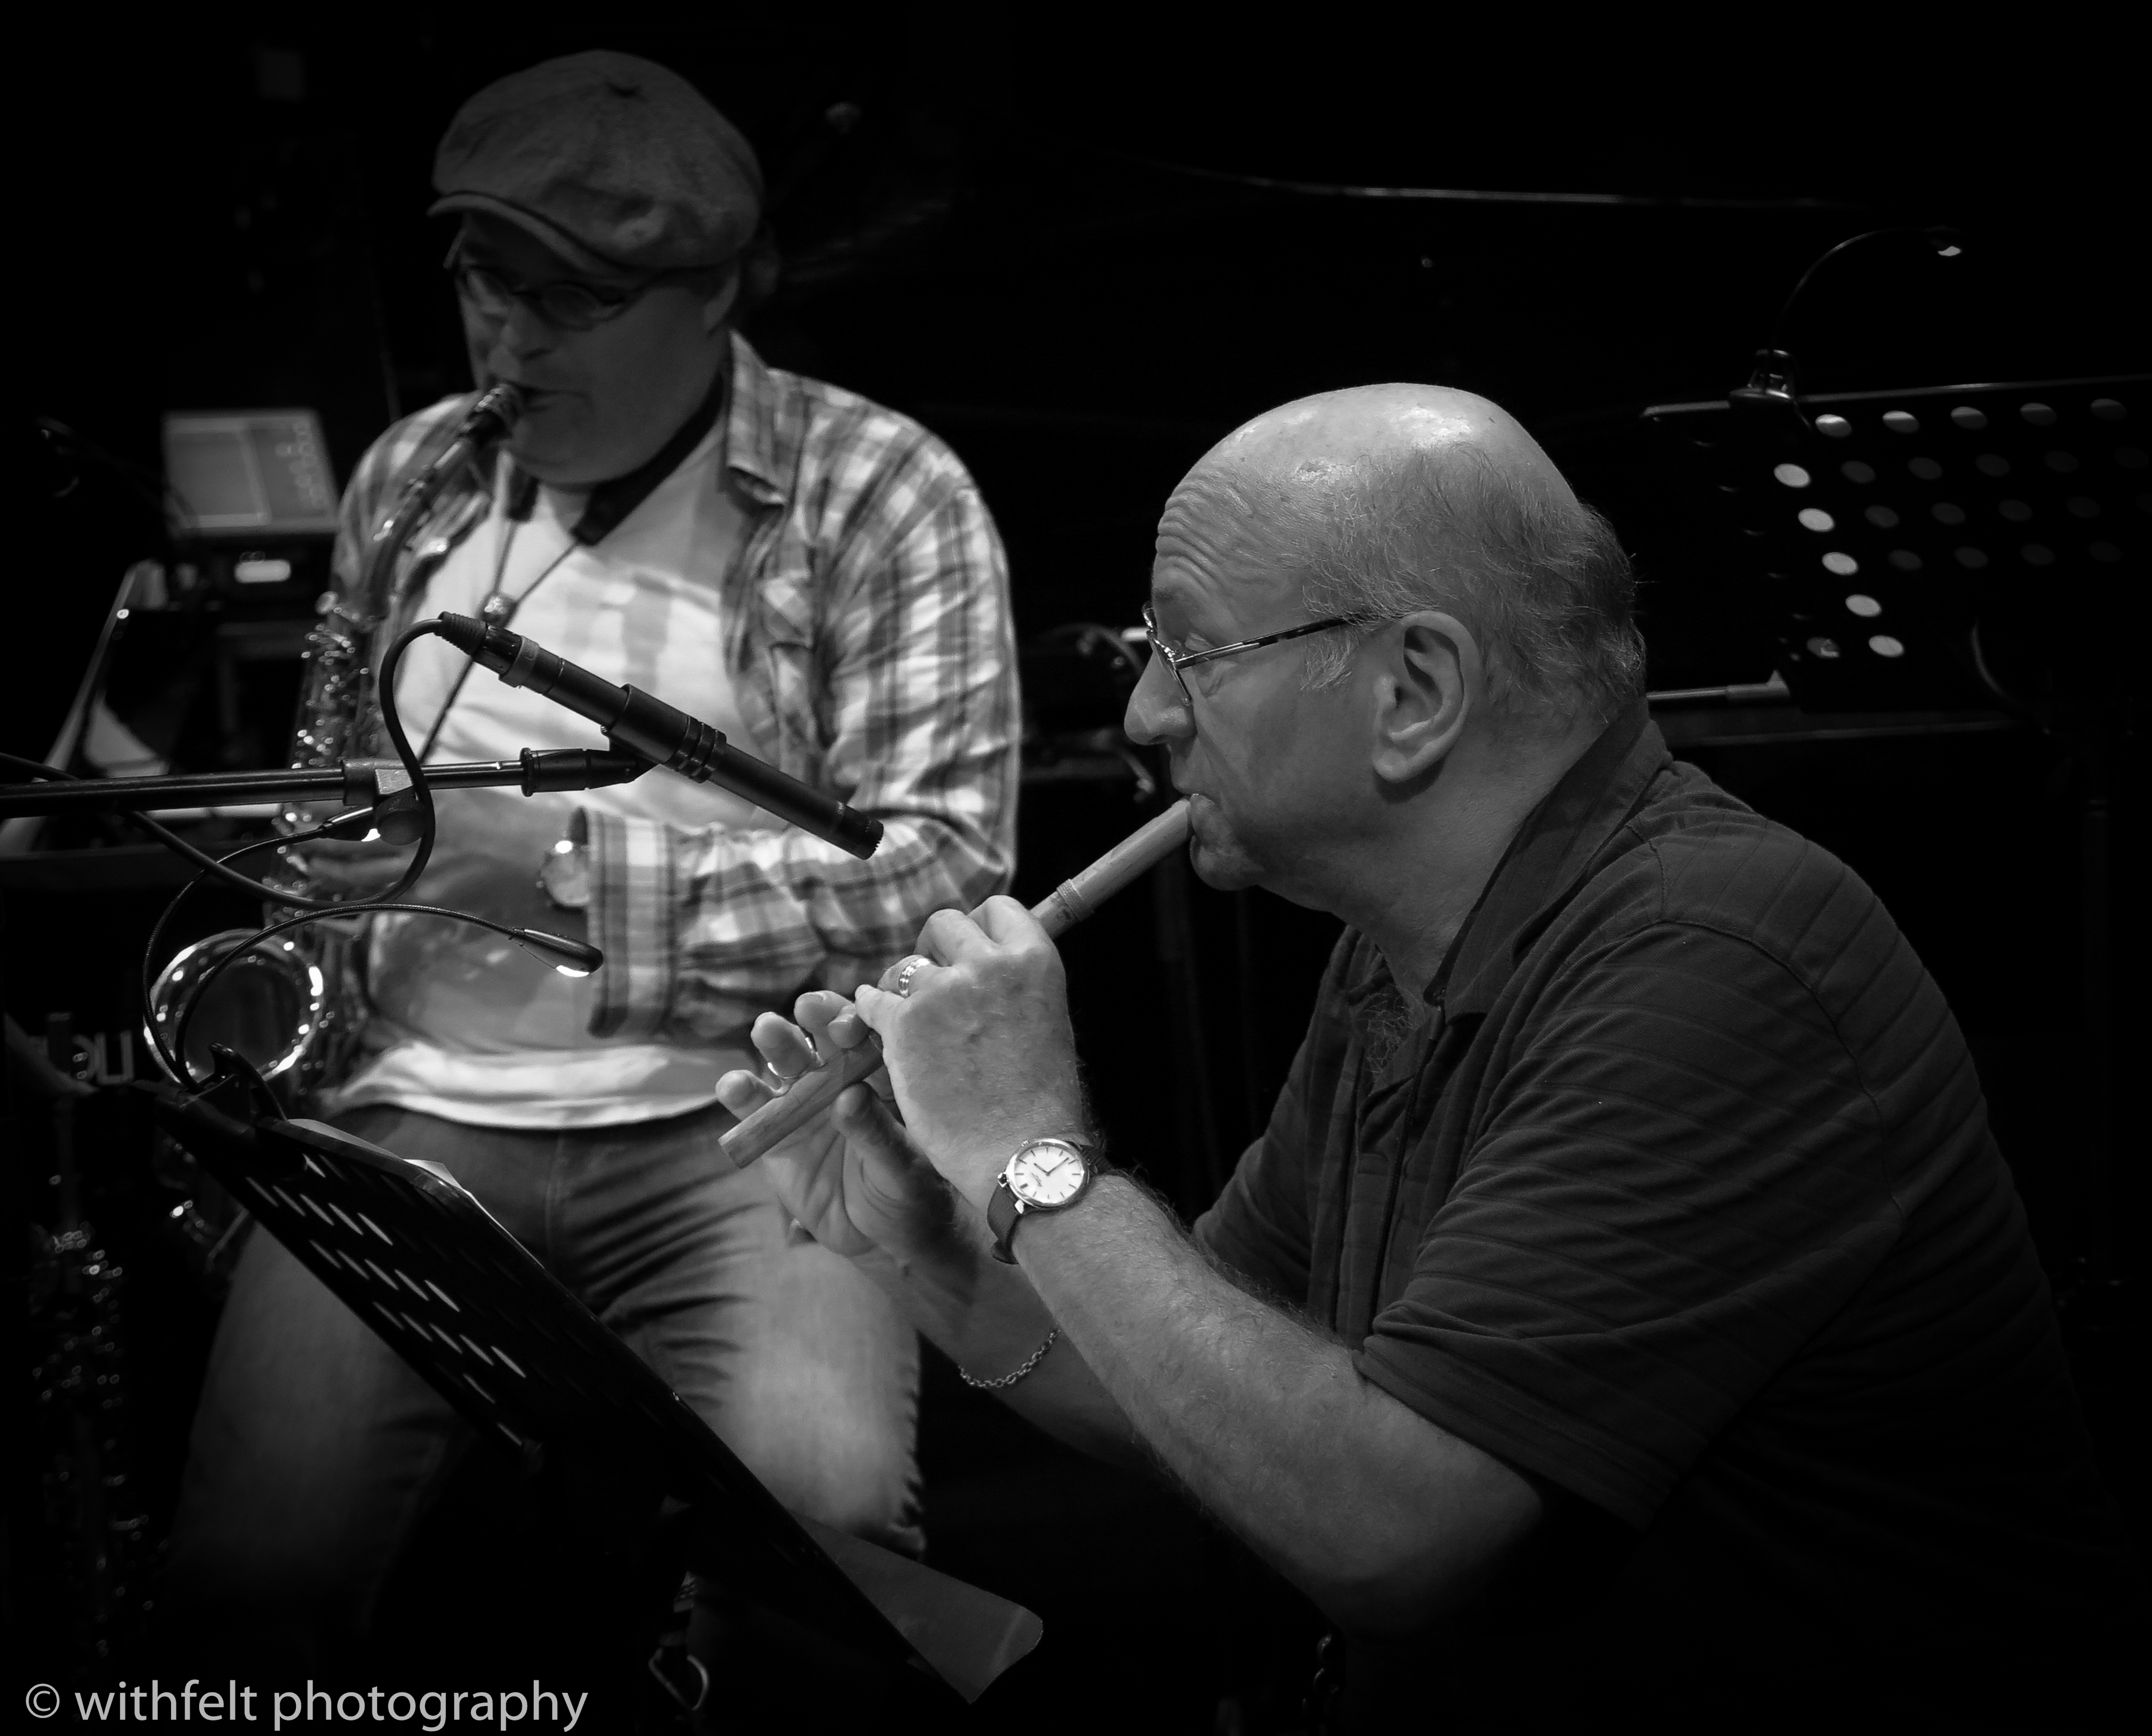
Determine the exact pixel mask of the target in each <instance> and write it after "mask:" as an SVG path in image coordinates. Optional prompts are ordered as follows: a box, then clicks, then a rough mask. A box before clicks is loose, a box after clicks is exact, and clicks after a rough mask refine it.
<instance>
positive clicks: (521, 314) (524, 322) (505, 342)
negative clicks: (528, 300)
mask: <svg viewBox="0 0 2152 1736" xmlns="http://www.w3.org/2000/svg"><path fill="white" fill-rule="evenodd" d="M553 341H554V340H553V328H552V327H551V326H549V325H547V324H546V322H545V320H544V319H543V318H542V317H541V316H540V315H539V314H538V312H536V310H535V309H534V308H531V307H526V306H525V304H524V303H523V302H520V301H514V302H510V303H509V306H508V312H507V313H506V314H505V315H504V316H503V317H502V318H501V322H500V327H498V329H497V330H496V331H495V333H494V342H495V345H496V346H497V347H498V348H501V349H505V350H506V351H507V352H508V353H510V355H512V356H535V355H537V354H539V353H541V352H543V351H545V350H548V349H551V348H552V347H553Z"/></svg>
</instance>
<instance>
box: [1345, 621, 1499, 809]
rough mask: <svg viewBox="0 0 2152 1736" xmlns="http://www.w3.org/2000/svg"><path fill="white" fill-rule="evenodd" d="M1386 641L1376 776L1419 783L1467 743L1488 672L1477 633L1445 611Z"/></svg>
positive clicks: (1378, 690)
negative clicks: (1463, 741) (1466, 735)
mask: <svg viewBox="0 0 2152 1736" xmlns="http://www.w3.org/2000/svg"><path fill="white" fill-rule="evenodd" d="M1383 641H1384V642H1385V643H1384V644H1383V650H1382V652H1380V653H1379V655H1380V656H1381V658H1382V662H1381V663H1380V666H1379V667H1378V672H1377V673H1376V678H1375V683H1374V696H1373V697H1374V701H1375V715H1374V719H1373V723H1374V737H1375V739H1374V744H1373V769H1374V773H1375V775H1376V776H1377V777H1378V778H1380V779H1383V782H1385V783H1387V784H1416V783H1419V782H1420V781H1421V780H1423V779H1425V778H1427V777H1428V776H1429V775H1430V774H1432V773H1433V772H1434V770H1435V769H1436V768H1437V767H1438V766H1439V765H1440V764H1442V762H1443V761H1444V760H1445V759H1448V758H1449V755H1450V754H1452V753H1453V752H1454V750H1455V749H1456V747H1457V744H1458V743H1459V740H1460V739H1462V738H1463V736H1464V728H1465V724H1466V723H1467V722H1468V721H1469V719H1470V718H1471V716H1472V713H1473V712H1474V709H1475V708H1477V707H1478V705H1479V703H1480V698H1481V696H1482V694H1483V693H1484V692H1485V673H1486V672H1485V662H1484V661H1483V659H1482V658H1481V657H1480V642H1479V641H1478V640H1477V639H1475V638H1474V637H1473V636H1472V630H1471V629H1470V628H1469V627H1466V626H1465V625H1464V622H1461V621H1459V619H1458V618H1457V617H1455V616H1454V615H1445V614H1443V613H1442V612H1439V611H1438V610H1432V609H1429V610H1423V611H1422V612H1419V613H1418V614H1415V615H1408V616H1406V617H1404V618H1403V620H1401V621H1397V622H1392V623H1391V625H1390V626H1389V627H1388V629H1387V631H1386V632H1384V633H1383ZM1373 648H1374V647H1369V649H1370V650H1373Z"/></svg>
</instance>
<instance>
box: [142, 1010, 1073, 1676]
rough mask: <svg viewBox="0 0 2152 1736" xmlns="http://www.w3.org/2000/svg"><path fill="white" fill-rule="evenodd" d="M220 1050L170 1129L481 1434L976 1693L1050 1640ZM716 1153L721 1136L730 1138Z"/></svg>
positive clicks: (860, 1647)
mask: <svg viewBox="0 0 2152 1736" xmlns="http://www.w3.org/2000/svg"><path fill="white" fill-rule="evenodd" d="M235 1060H236V1058H234V1057H232V1056H231V1053H230V1051H228V1050H220V1052H219V1061H220V1067H221V1078H220V1079H219V1081H218V1083H217V1084H216V1085H215V1086H213V1087H212V1088H211V1089H210V1090H209V1091H208V1092H206V1093H205V1094H203V1095H201V1096H198V1097H193V1098H189V1097H188V1096H187V1095H186V1094H185V1093H183V1092H180V1091H179V1090H177V1089H174V1088H172V1087H170V1086H169V1085H164V1084H143V1085H140V1086H139V1087H138V1088H137V1089H142V1090H144V1091H145V1092H147V1093H148V1094H150V1096H151V1097H152V1098H153V1099H154V1106H155V1114H156V1116H157V1119H158V1121H159V1122H160V1124H161V1125H162V1126H163V1127H164V1129H165V1131H166V1132H168V1133H170V1134H171V1135H172V1137H173V1138H174V1139H175V1140H179V1141H180V1144H182V1145H185V1146H186V1147H187V1149H188V1150H190V1151H192V1152H193V1153H194V1154H195V1156H197V1157H198V1158H200V1160H201V1161H202V1163H203V1165H205V1166H206V1168H207V1169H208V1170H209V1171H210V1172H211V1174H212V1175H215V1176H216V1178H217V1180H220V1181H221V1182H222V1183H223V1184H224V1185H225V1186H226V1188H227V1189H228V1190H230V1191H231V1194H232V1195H233V1196H234V1197H235V1198H236V1199H238V1200H241V1201H242V1202H243V1203H245V1204H246V1205H247V1206H250V1207H251V1208H252V1210H253V1211H254V1213H255V1215H256V1216H257V1217H258V1218H259V1219H260V1220H261V1224H262V1226H263V1227H264V1228H265V1229H266V1230H267V1231H269V1232H270V1234H272V1235H273V1236H276V1238H277V1240H278V1241H281V1242H282V1243H283V1244H284V1246H286V1247H287V1248H289V1249H290V1250H291V1251H292V1253H293V1254H294V1255H295V1256H297V1258H298V1259H299V1260H300V1261H302V1263H303V1264H304V1265H305V1266H307V1269H308V1270H309V1271H311V1272H312V1273H313V1274H314V1275H315V1277H318V1278H319V1279H321V1281H322V1282H323V1283H325V1284H327V1286H328V1287H329V1288H330V1289H331V1290H332V1291H333V1292H335V1293H336V1294H337V1296H338V1297H339V1298H341V1299H342V1300H343V1302H344V1303H345V1305H346V1306H348V1307H350V1308H351V1309H352V1311H353V1312H354V1313H356V1314H358V1317H360V1318H361V1319H363V1320H364V1321H365V1322H367V1323H368V1325H370V1326H372V1327H373V1328H374V1330H375V1331H376V1332H379V1333H380V1334H381V1336H382V1337H383V1338H385V1339H386V1340H387V1341H388V1343H389V1344H390V1345H391V1346H393V1348H394V1349H395V1350H396V1351H397V1353H398V1354H399V1355H401V1356H402V1357H403V1359H404V1360H405V1361H406V1362H408V1363H409V1364H410V1365H411V1366H412V1368H414V1369H416V1370H417V1371H418V1372H419V1374H420V1375H422V1376H423V1377H424V1378H425V1380H426V1381H427V1383H429V1385H431V1386H432V1387H433V1388H434V1390H435V1391H437V1392H439V1393H440V1394H441V1395H442V1397H444V1398H446V1399H447V1400H448V1401H449V1403H450V1404H453V1405H454V1406H455V1408H456V1409H457V1410H458V1411H459V1412H460V1413H461V1414H463V1415H464V1418H465V1419H467V1420H469V1422H470V1423H471V1424H473V1425H474V1426H475V1427H476V1428H477V1429H480V1431H482V1432H483V1433H485V1434H490V1435H493V1436H494V1437H495V1438H496V1439H500V1440H503V1441H505V1442H507V1443H508V1444H510V1446H511V1447H512V1448H515V1449H525V1447H526V1445H528V1444H545V1445H547V1446H554V1445H560V1446H565V1447H566V1448H569V1449H572V1450H573V1451H575V1452H576V1453H578V1454H581V1457H582V1458H583V1459H585V1460H586V1461H595V1462H596V1463H597V1464H601V1465H606V1466H611V1467H615V1468H617V1469H618V1470H620V1471H621V1472H622V1474H623V1475H625V1476H626V1477H627V1479H628V1480H631V1481H636V1482H640V1483H646V1484H650V1483H654V1484H655V1485H657V1486H658V1487H661V1488H662V1490H664V1492H665V1493H666V1494H667V1495H672V1496H673V1497H674V1498H676V1499H677V1500H680V1501H683V1502H684V1503H687V1504H688V1505H690V1506H691V1507H693V1509H694V1510H696V1519H697V1524H696V1531H697V1535H698V1550H699V1551H700V1553H699V1554H698V1557H697V1559H696V1561H695V1566H696V1567H697V1569H698V1571H703V1572H705V1573H708V1574H709V1575H711V1576H713V1577H715V1578H718V1579H719V1580H720V1581H722V1582H723V1583H724V1584H725V1585H726V1586H728V1589H729V1590H731V1591H733V1593H734V1594H735V1595H737V1596H739V1597H740V1598H741V1599H742V1600H743V1601H744V1602H746V1603H747V1604H749V1605H750V1606H754V1607H763V1608H766V1609H769V1610H771V1611H773V1612H775V1613H777V1614H779V1615H780V1616H783V1617H788V1618H789V1619H790V1620H791V1621H793V1622H797V1623H799V1625H800V1626H802V1627H806V1628H807V1629H809V1630H810V1631H811V1632H816V1633H819V1634H821V1635H823V1636H824V1637H826V1638H828V1639H830V1640H833V1641H835V1642H837V1643H839V1644H840V1645H841V1646H843V1647H846V1648H848V1649H850V1651H852V1652H856V1653H860V1654H862V1655H863V1656H864V1657H866V1658H867V1659H869V1660H871V1661H874V1662H881V1663H893V1664H899V1665H902V1664H906V1663H909V1662H911V1661H912V1660H914V1659H915V1658H916V1660H918V1661H919V1662H921V1663H923V1664H924V1665H925V1666H926V1667H927V1669H928V1671H929V1672H930V1673H931V1675H932V1676H934V1677H935V1678H938V1679H940V1680H941V1681H942V1682H944V1683H947V1684H948V1686H949V1687H950V1688H952V1689H954V1690H955V1691H956V1692H957V1693H959V1694H960V1695H962V1697H963V1698H964V1699H966V1700H967V1701H970V1700H975V1699H977V1698H978V1696H979V1695H980V1694H981V1693H983V1692H984V1691H985V1690H986V1688H987V1686H988V1685H989V1684H990V1683H992V1681H993V1680H994V1678H996V1677H997V1676H998V1675H999V1674H1000V1673H1002V1671H1003V1670H1004V1669H1006V1668H1007V1667H1008V1666H1009V1665H1010V1664H1012V1663H1013V1662H1016V1661H1017V1660H1018V1658H1020V1657H1023V1656H1024V1655H1025V1654H1026V1653H1027V1652H1029V1651H1030V1650H1031V1649H1032V1647H1033V1646H1035V1645H1037V1644H1038V1639H1039V1637H1040V1633H1041V1632H1042V1630H1041V1626H1040V1623H1039V1620H1038V1617H1036V1616H1034V1615H1033V1614H1032V1613H1031V1612H1030V1611H1028V1610H1026V1609H1023V1608H1022V1607H1019V1606H1018V1605H1016V1604H1013V1603H1010V1602H1008V1601H1006V1600H1005V1599H1002V1598H999V1597H996V1596H992V1594H991V1593H989V1592H986V1591H980V1590H978V1589H977V1587H975V1586H968V1585H966V1584H964V1583H963V1582H962V1581H958V1580H954V1579H951V1578H950V1577H948V1576H947V1575H945V1574H940V1573H936V1572H935V1571H932V1570H931V1569H930V1568H926V1567H922V1566H920V1565H919V1564H918V1563H916V1562H914V1561H906V1559H904V1558H903V1557H902V1556H897V1555H894V1554H892V1553H891V1551H887V1550H884V1549H880V1548H877V1547H876V1546H874V1545H873V1544H870V1543H866V1542H863V1541H860V1540H859V1539H857V1538H854V1537H849V1536H845V1535H843V1534H841V1533H839V1532H835V1531H832V1530H828V1529H826V1528H825V1527H822V1526H819V1525H807V1524H804V1523H803V1522H802V1521H801V1520H799V1519H797V1518H796V1517H794V1515H792V1514H791V1513H789V1511H787V1510H785V1508H784V1506H783V1505H780V1504H779V1501H778V1500H777V1498H776V1497H775V1496H774V1495H771V1494H770V1492H769V1490H767V1489H765V1488H764V1486H763V1485H762V1484H761V1483H760V1482H759V1481H758V1480H756V1478H755V1476H754V1473H752V1472H751V1471H749V1470H748V1469H747V1467H746V1466H745V1465H744V1464H741V1463H740V1461H739V1460H738V1458H736V1457H735V1456H734V1455H733V1452H732V1450H731V1449H729V1448H728V1447H727V1446H726V1445H725V1444H724V1443H723V1441H721V1440H719V1439H718V1437H717V1436H716V1435H715V1434H712V1433H711V1431H710V1429H709V1427H708V1424H705V1423H704V1422H703V1419H701V1418H700V1417H698V1416H697V1415H696V1414H695V1413H694V1412H693V1410H691V1409H688V1405H687V1404H686V1402H685V1401H684V1400H683V1399H682V1398H680V1396H679V1395H678V1393H674V1392H673V1391H672V1389H671V1388H669V1387H667V1385H666V1384H665V1383H664V1382H663V1381H662V1380H661V1379H659V1378H657V1375H656V1374H655V1373H652V1371H651V1370H650V1369H649V1368H647V1366H645V1365H644V1363H642V1361H640V1360H639V1359H638V1358H637V1357H636V1355H635V1353H633V1352H632V1351H631V1350H630V1349H628V1348H627V1346H626V1345H625V1344H623V1343H622V1342H621V1341H620V1340H619V1339H618V1338H615V1337H614V1336H613V1334H612V1332H609V1331H607V1329H606V1327H604V1326H603V1325H602V1324H601V1322H599V1321H598V1320H597V1318H596V1317H595V1316H594V1315H592V1314H591V1312H590V1311H589V1310H588V1309H587V1308H586V1307H583V1305H582V1304H581V1302H577V1301H576V1298H575V1297H573V1296H571V1295H570V1294H569V1292H567V1291H566V1290H565V1289H563V1288H562V1287H561V1285H560V1284H559V1283H558V1282H556V1281H555V1279H554V1278H553V1277H552V1276H551V1273H549V1272H546V1269H545V1267H544V1266H542V1265H541V1264H540V1263H539V1261H537V1259H536V1258H535V1256H532V1255H531V1254H530V1251H528V1250H526V1249H525V1247H524V1246H523V1245H522V1244H521V1243H520V1242H519V1241H516V1239H515V1237H514V1236H511V1235H510V1234H509V1233H508V1231H505V1229H503V1228H502V1227H501V1226H500V1224H499V1223H497V1222H496V1221H495V1220H494V1218H493V1217H492V1216H490V1214H489V1213H488V1212H487V1211H486V1210H485V1207H484V1206H481V1205H480V1203H479V1202H478V1200H476V1198H475V1197H474V1196H473V1195H471V1194H470V1193H469V1191H468V1190H465V1189H464V1187H463V1186H462V1185H460V1184H459V1183H458V1182H457V1181H456V1180H455V1179H454V1176H452V1175H449V1172H448V1171H447V1170H444V1169H442V1168H440V1167H439V1166H438V1165H433V1164H424V1163H414V1162H410V1161H408V1160H404V1159H403V1158H399V1157H397V1156H394V1155H392V1154H391V1153H389V1152H387V1151H384V1150H381V1148H380V1147H378V1146H377V1145H369V1144H368V1143H367V1142H366V1141H365V1140H359V1139H354V1138H353V1137H352V1136H351V1135H350V1134H345V1133H339V1132H338V1131H337V1130H336V1129H333V1128H331V1127H327V1126H325V1125H323V1124H321V1123H319V1122H315V1121H289V1120H286V1119H282V1114H281V1111H279V1110H278V1109H277V1106H276V1103H275V1099H273V1098H272V1097H271V1096H270V1095H269V1094H268V1089H267V1087H266V1086H265V1085H262V1084H261V1082H260V1080H259V1079H255V1078H253V1077H252V1075H251V1069H246V1067H245V1063H236V1065H235V1064H234V1063H235ZM713 1156H714V1154H713Z"/></svg>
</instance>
